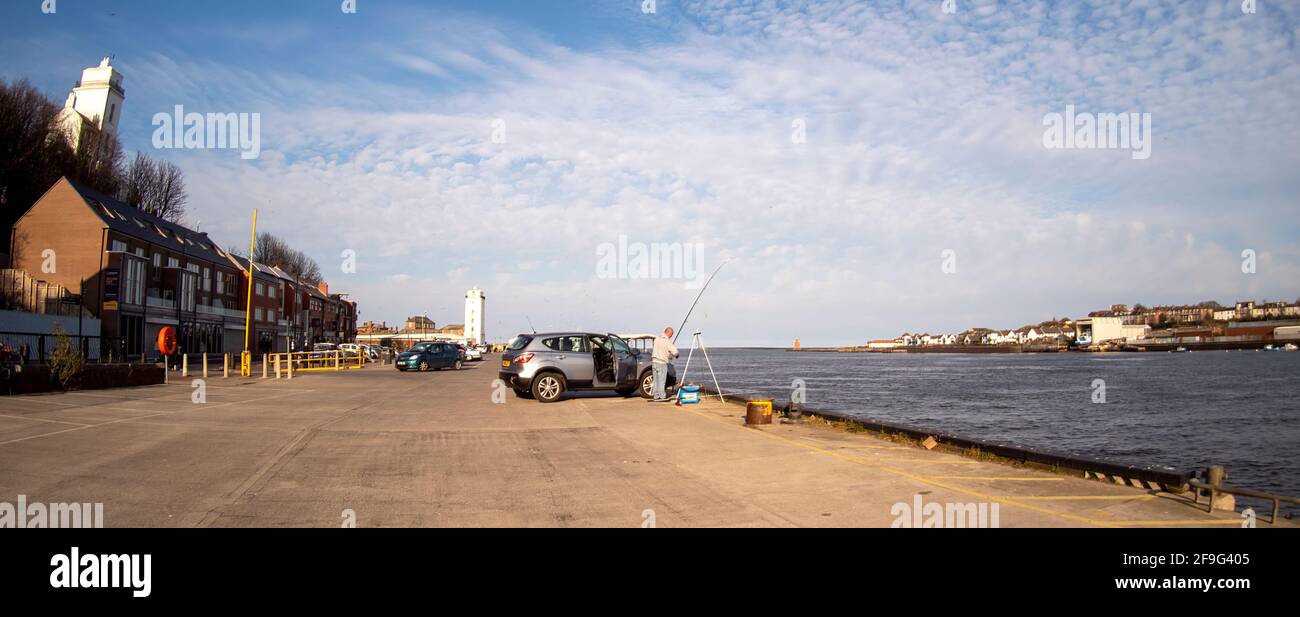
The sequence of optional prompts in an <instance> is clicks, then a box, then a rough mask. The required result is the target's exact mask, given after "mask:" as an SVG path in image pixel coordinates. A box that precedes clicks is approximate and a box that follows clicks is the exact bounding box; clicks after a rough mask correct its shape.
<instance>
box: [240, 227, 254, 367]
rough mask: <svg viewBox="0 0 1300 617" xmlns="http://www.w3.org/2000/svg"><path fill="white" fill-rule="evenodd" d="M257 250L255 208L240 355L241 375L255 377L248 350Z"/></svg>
mask: <svg viewBox="0 0 1300 617" xmlns="http://www.w3.org/2000/svg"><path fill="white" fill-rule="evenodd" d="M256 249H257V208H253V233H251V234H249V238H248V302H247V304H246V305H245V306H244V351H243V353H240V354H239V375H240V376H241V377H252V376H253V352H252V351H249V348H248V335H249V331H250V330H252V329H253V252H254V251H255V250H256Z"/></svg>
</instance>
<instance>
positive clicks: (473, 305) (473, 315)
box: [465, 287, 487, 345]
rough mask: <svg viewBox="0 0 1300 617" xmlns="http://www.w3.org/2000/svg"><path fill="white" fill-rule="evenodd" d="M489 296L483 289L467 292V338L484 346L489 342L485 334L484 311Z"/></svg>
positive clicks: (476, 288)
mask: <svg viewBox="0 0 1300 617" xmlns="http://www.w3.org/2000/svg"><path fill="white" fill-rule="evenodd" d="M486 303H487V296H486V295H485V294H484V293H483V290H482V289H479V288H478V287H475V288H473V289H471V290H469V291H467V292H465V338H466V339H467V340H469V342H470V343H472V344H475V345H482V344H484V343H486V342H487V335H486V334H485V333H484V332H483V310H484V308H485V307H484V305H485V304H486Z"/></svg>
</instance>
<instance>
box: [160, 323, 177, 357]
mask: <svg viewBox="0 0 1300 617" xmlns="http://www.w3.org/2000/svg"><path fill="white" fill-rule="evenodd" d="M158 351H161V352H162V355H164V356H170V355H172V354H174V353H176V328H173V327H171V326H167V327H164V328H163V329H162V330H159V331H158Z"/></svg>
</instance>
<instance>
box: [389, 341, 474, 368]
mask: <svg viewBox="0 0 1300 617" xmlns="http://www.w3.org/2000/svg"><path fill="white" fill-rule="evenodd" d="M462 362H464V360H463V359H462V358H461V352H460V349H458V348H457V347H456V346H455V345H453V344H451V343H439V342H436V341H429V342H424V343H416V344H415V345H414V346H412V347H411V348H410V349H409V350H407V351H405V352H403V353H401V354H400V355H398V356H397V362H396V365H397V370H399V371H407V370H411V371H427V370H431V369H434V370H436V369H444V368H451V369H456V370H460V367H461V364H462Z"/></svg>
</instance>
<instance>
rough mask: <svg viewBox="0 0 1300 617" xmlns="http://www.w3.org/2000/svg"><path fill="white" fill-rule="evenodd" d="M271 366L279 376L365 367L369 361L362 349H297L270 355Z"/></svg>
mask: <svg viewBox="0 0 1300 617" xmlns="http://www.w3.org/2000/svg"><path fill="white" fill-rule="evenodd" d="M270 363H271V364H270V366H271V367H272V370H273V371H274V372H275V374H276V376H277V377H279V376H280V375H281V374H289V375H292V374H293V373H298V372H315V371H346V370H351V369H356V368H364V367H365V366H366V363H367V358H366V354H365V352H362V351H359V350H358V351H343V350H333V351H295V352H290V353H275V354H271V355H270Z"/></svg>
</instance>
